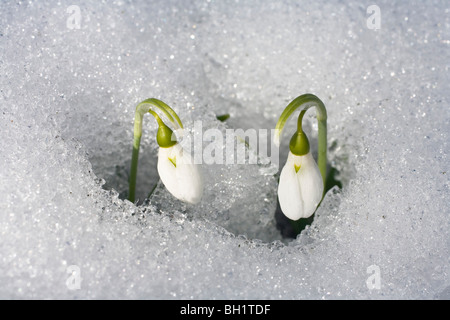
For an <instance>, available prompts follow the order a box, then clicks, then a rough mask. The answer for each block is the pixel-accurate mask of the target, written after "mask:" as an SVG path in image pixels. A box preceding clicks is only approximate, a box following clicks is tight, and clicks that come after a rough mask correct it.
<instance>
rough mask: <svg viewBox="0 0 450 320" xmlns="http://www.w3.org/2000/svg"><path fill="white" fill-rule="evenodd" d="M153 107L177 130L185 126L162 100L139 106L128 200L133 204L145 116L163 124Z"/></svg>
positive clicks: (145, 101) (136, 117)
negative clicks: (147, 114) (152, 117)
mask: <svg viewBox="0 0 450 320" xmlns="http://www.w3.org/2000/svg"><path fill="white" fill-rule="evenodd" d="M152 107H156V108H157V109H158V110H160V111H162V112H163V113H164V115H165V116H166V117H167V119H168V120H169V121H170V123H171V124H172V125H173V126H174V127H175V128H176V129H179V128H181V129H182V128H183V124H182V123H181V120H180V118H179V117H178V115H177V114H176V112H175V111H173V109H172V108H171V107H169V106H168V105H167V104H165V103H164V102H162V101H161V100H158V99H155V98H150V99H146V100H144V101H142V102H140V103H139V104H138V105H137V107H136V112H135V114H134V133H133V152H132V156H131V169H130V179H129V189H128V200H130V201H131V202H133V203H134V201H135V197H136V179H137V167H138V161H139V148H140V144H141V136H142V122H143V119H144V115H145V114H146V113H147V112H149V113H151V114H152V115H153V116H154V117H155V119H156V121H157V122H158V124H160V123H161V122H162V120H161V118H160V117H159V116H158V114H157V113H156V112H155V111H153V110H152Z"/></svg>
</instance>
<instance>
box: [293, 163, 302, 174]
mask: <svg viewBox="0 0 450 320" xmlns="http://www.w3.org/2000/svg"><path fill="white" fill-rule="evenodd" d="M300 167H301V165H296V164H294V168H295V173H297V172H298V170H300Z"/></svg>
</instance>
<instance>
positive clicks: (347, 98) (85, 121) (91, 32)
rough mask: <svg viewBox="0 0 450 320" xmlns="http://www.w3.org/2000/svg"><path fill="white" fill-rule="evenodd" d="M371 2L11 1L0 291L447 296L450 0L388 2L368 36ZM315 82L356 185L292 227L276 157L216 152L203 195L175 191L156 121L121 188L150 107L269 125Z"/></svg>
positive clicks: (34, 294)
mask: <svg viewBox="0 0 450 320" xmlns="http://www.w3.org/2000/svg"><path fill="white" fill-rule="evenodd" d="M371 4H372V3H366V2H358V1H348V2H341V1H314V2H313V1H302V2H299V1H283V2H273V1H245V2H244V1H210V0H207V1H194V2H187V1H167V0H164V1H162V0H161V1H152V2H151V3H150V2H148V1H133V2H131V1H110V2H99V1H77V3H76V4H74V3H72V2H68V1H46V2H43V1H26V2H25V1H19V2H15V3H12V2H10V3H6V2H2V3H1V4H0V12H1V14H0V44H1V55H0V75H1V76H0V84H1V85H0V90H1V92H0V93H1V94H0V112H1V114H0V115H1V116H0V135H1V139H0V149H1V150H2V151H1V153H0V195H1V196H0V239H1V241H0V283H1V286H0V298H3V299H23V298H38V299H116V298H127V299H133V298H138V299H398V298H401V299H405V298H406V299H449V298H450V276H449V274H450V258H449V257H450V242H449V239H450V234H449V233H450V231H449V230H450V219H449V214H450V210H449V205H448V198H449V193H450V192H449V178H448V177H449V172H450V171H449V169H450V168H449V160H448V154H449V145H448V142H449V119H450V117H449V115H450V111H449V110H450V109H449V105H448V103H449V101H448V97H449V94H448V92H450V90H449V89H450V88H449V83H450V81H449V77H448V69H449V61H450V59H449V58H450V57H449V45H450V32H449V30H450V21H449V12H450V7H449V5H448V2H447V1H444V0H443V1H436V0H434V1H427V2H424V1H408V2H390V1H377V3H376V5H377V6H378V7H379V8H380V14H381V21H380V29H379V30H373V29H370V28H369V27H368V26H367V19H368V18H369V16H370V14H368V13H367V11H366V10H367V8H368V7H369V5H371ZM73 5H75V7H73ZM71 6H72V7H71ZM70 7H71V8H70ZM77 10H79V11H77ZM303 93H314V94H315V95H317V96H318V97H320V98H321V99H322V100H323V101H324V103H325V105H326V106H327V111H328V137H329V146H330V150H329V162H330V164H331V165H332V166H333V167H335V168H336V169H338V170H339V172H340V174H339V179H340V181H341V182H342V184H343V187H342V189H338V188H335V189H333V190H330V191H329V193H328V194H327V195H326V197H325V199H324V201H323V203H322V204H321V206H320V208H319V209H318V211H317V212H316V216H315V219H314V222H313V223H312V225H311V226H310V227H308V228H307V229H305V230H304V231H303V232H302V233H301V234H300V235H299V236H298V237H297V239H284V238H283V237H282V236H281V234H280V231H279V230H278V229H277V228H276V221H275V218H274V213H275V210H276V206H277V203H276V202H277V195H276V190H277V186H278V181H277V176H274V175H270V174H264V172H266V171H264V170H262V169H264V167H267V166H268V165H267V164H266V165H246V164H239V165H227V164H213V165H206V164H203V165H202V169H203V172H204V174H205V182H206V188H207V189H206V190H205V195H204V198H203V200H202V202H201V203H200V204H199V205H197V206H190V205H186V204H183V203H181V202H180V201H178V200H176V199H175V198H173V196H171V195H170V194H169V193H168V192H167V190H166V189H165V188H164V186H163V185H162V184H161V183H159V182H158V175H157V171H156V154H157V148H158V146H157V144H156V142H155V136H156V129H157V127H156V123H155V122H154V120H153V119H151V117H147V118H146V119H144V130H143V138H142V149H141V155H140V166H139V178H138V195H137V196H138V198H139V199H140V202H139V203H138V205H135V204H132V203H130V202H129V201H127V200H124V194H125V193H126V191H127V174H128V170H129V165H130V160H131V146H132V128H133V120H134V108H135V107H136V105H137V103H139V102H140V101H142V100H144V99H146V98H150V97H155V98H158V99H161V100H163V101H165V102H166V103H168V104H169V105H170V106H171V107H172V108H173V109H175V110H176V111H177V113H178V114H179V115H180V118H181V119H182V120H183V123H184V126H185V127H186V128H188V130H190V131H191V133H192V134H193V135H194V136H195V135H200V134H201V132H198V130H197V131H196V130H194V129H193V128H195V126H194V123H195V121H202V124H203V128H202V130H204V131H205V130H208V129H217V130H219V132H225V131H226V130H227V129H230V128H231V129H238V128H242V129H244V130H246V129H250V128H256V129H272V128H274V126H275V124H276V121H277V119H278V117H279V115H280V114H281V112H282V111H283V109H284V107H285V106H286V105H287V104H288V103H289V102H290V101H291V100H292V99H294V98H295V97H297V96H298V95H300V94H303ZM225 113H229V114H230V119H228V120H227V121H226V122H224V123H221V122H220V121H217V120H216V115H220V114H225ZM304 122H305V130H306V131H307V133H308V136H309V137H310V142H311V148H312V152H313V153H314V152H316V149H315V148H317V146H316V144H317V124H316V121H315V119H314V111H309V112H308V113H307V115H306V117H305V120H304ZM294 126H295V121H294V120H292V121H291V122H290V123H289V124H288V126H287V128H286V132H289V131H292V130H293V128H294ZM189 128H190V129H189ZM284 137H285V139H284V140H283V142H282V145H281V149H280V169H281V166H282V165H283V164H284V161H285V159H286V156H287V150H288V148H287V142H288V141H287V140H288V138H286V137H288V134H286V135H285V136H284ZM206 145H208V143H205V144H204V147H205V146H206ZM236 148H237V147H236ZM265 160H267V159H261V161H265ZM266 173H267V172H266ZM155 184H158V185H157V188H156V189H155V192H154V193H153V194H152V197H151V199H150V201H143V199H144V198H145V197H146V195H147V194H148V193H149V192H150V190H151V189H152V187H153V186H154V185H155ZM73 266H75V268H73ZM74 270H75V271H74ZM72 284H76V285H75V286H73V285H72ZM77 285H78V286H77Z"/></svg>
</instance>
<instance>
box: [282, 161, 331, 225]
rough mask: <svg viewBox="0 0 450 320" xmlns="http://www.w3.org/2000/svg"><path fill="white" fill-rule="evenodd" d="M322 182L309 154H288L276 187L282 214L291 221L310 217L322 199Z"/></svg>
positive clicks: (317, 168)
mask: <svg viewBox="0 0 450 320" xmlns="http://www.w3.org/2000/svg"><path fill="white" fill-rule="evenodd" d="M322 194H323V181H322V175H321V174H320V170H319V167H318V166H317V164H316V162H315V161H314V158H313V157H312V155H311V153H308V154H306V155H304V156H296V155H294V154H292V153H291V152H289V155H288V159H287V161H286V165H285V166H284V167H283V169H282V171H281V175H280V183H279V186H278V199H279V201H280V207H281V210H282V211H283V213H284V214H285V215H286V217H288V218H289V219H291V220H298V219H300V218H308V217H310V216H311V215H312V214H313V213H314V211H315V210H316V207H317V205H318V204H319V202H320V200H321V199H322Z"/></svg>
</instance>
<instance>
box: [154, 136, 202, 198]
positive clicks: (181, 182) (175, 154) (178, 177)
mask: <svg viewBox="0 0 450 320" xmlns="http://www.w3.org/2000/svg"><path fill="white" fill-rule="evenodd" d="M158 173H159V177H160V178H161V180H162V182H163V183H164V186H165V187H166V188H167V190H169V192H170V193H171V194H172V195H173V196H175V197H176V198H178V199H180V200H181V201H184V202H187V203H191V204H196V203H198V202H200V200H201V198H202V194H203V177H202V174H201V172H200V170H199V167H198V166H197V165H195V164H194V163H193V159H192V157H191V155H190V154H188V153H185V152H184V150H183V148H182V147H181V146H180V144H179V143H176V144H175V145H173V146H171V147H168V148H163V147H160V148H159V153H158Z"/></svg>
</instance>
